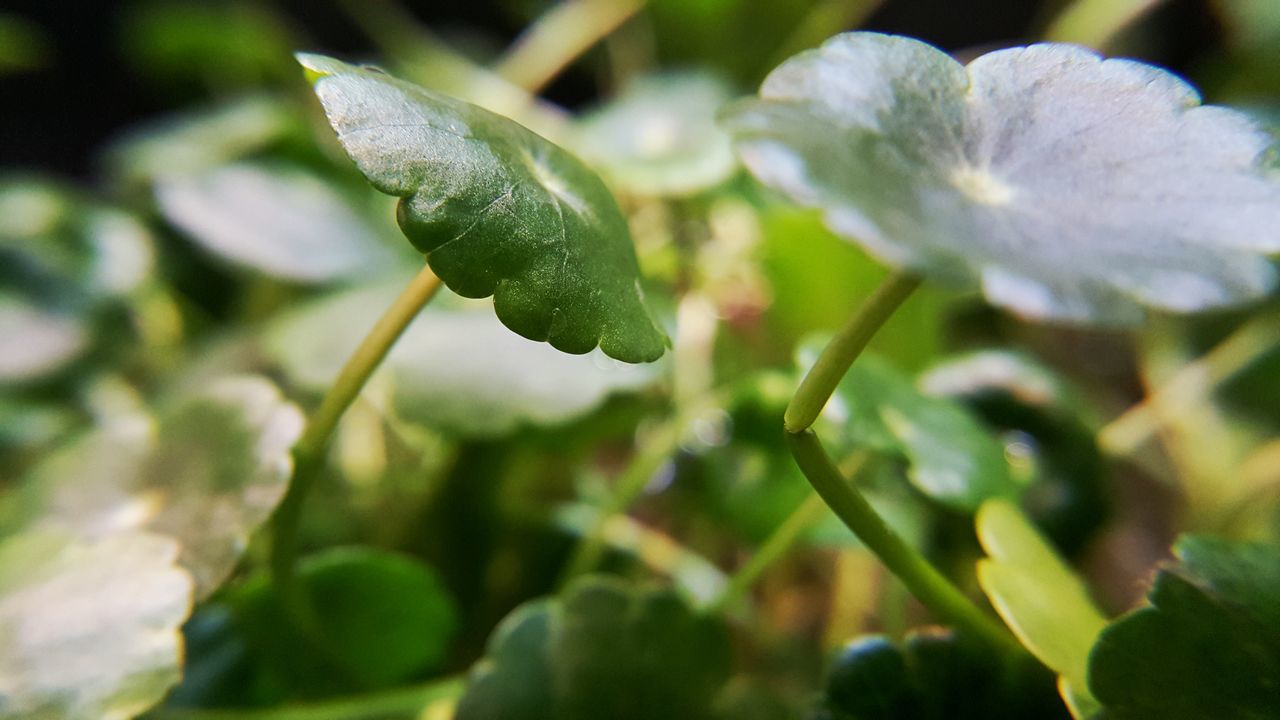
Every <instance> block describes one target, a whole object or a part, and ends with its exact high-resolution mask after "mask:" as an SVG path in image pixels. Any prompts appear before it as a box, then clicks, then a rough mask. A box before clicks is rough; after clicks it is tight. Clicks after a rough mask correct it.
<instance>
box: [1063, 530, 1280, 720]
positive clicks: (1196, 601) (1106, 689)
mask: <svg viewBox="0 0 1280 720" xmlns="http://www.w3.org/2000/svg"><path fill="white" fill-rule="evenodd" d="M1174 552H1175V554H1176V555H1177V556H1178V557H1179V558H1180V562H1179V563H1177V564H1176V565H1170V566H1168V567H1165V568H1163V569H1162V570H1161V571H1160V573H1159V574H1158V575H1157V576H1156V581H1155V585H1154V586H1153V587H1152V589H1151V592H1150V593H1149V594H1148V599H1149V600H1150V602H1151V604H1150V606H1148V607H1144V608H1140V609H1138V610H1135V611H1133V612H1131V613H1129V614H1128V615H1125V616H1123V617H1121V618H1120V619H1118V620H1116V621H1115V622H1113V623H1112V624H1111V625H1110V626H1108V627H1107V629H1106V630H1104V631H1103V632H1102V635H1101V637H1100V638H1099V639H1098V643H1097V645H1096V646H1095V647H1094V649H1093V653H1092V655H1091V656H1090V660H1089V688H1090V689H1091V690H1092V691H1093V694H1094V695H1095V696H1097V698H1098V699H1099V700H1100V701H1101V702H1102V704H1103V705H1104V706H1105V707H1106V711H1107V715H1106V717H1108V718H1116V719H1117V720H1128V719H1130V718H1133V719H1134V720H1138V719H1140V718H1154V717H1159V718H1166V719H1167V720H1184V719H1185V720H1192V719H1193V718H1197V719H1198V718H1214V719H1215V720H1219V719H1220V720H1262V719H1263V718H1274V717H1280V546H1276V545H1268V544H1244V543H1241V544H1235V543H1229V542H1227V541H1224V540H1217V539H1213V538H1208V537H1195V536H1186V537H1183V538H1181V539H1180V540H1179V542H1178V543H1177V545H1175V547H1174Z"/></svg>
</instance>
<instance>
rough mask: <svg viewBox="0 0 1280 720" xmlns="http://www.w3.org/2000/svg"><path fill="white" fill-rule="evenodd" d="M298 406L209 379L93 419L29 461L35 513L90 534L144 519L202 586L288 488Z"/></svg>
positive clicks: (264, 385)
mask: <svg viewBox="0 0 1280 720" xmlns="http://www.w3.org/2000/svg"><path fill="white" fill-rule="evenodd" d="M302 425H303V418H302V413H301V412H300V411H299V410H298V409H297V407H295V406H294V405H292V404H290V403H288V402H286V401H285V400H284V399H283V398H282V397H281V396H280V392H279V391H278V390H277V389H276V388H275V386H274V385H272V384H271V383H270V382H268V381H266V380H264V379H262V378H256V377H231V378H223V379H221V380H218V381H215V382H213V383H212V384H210V385H208V386H207V387H205V388H203V389H201V390H200V391H199V392H196V393H194V394H192V395H190V396H187V397H184V398H182V399H180V400H178V401H177V402H175V403H174V404H173V405H172V406H170V407H169V408H167V409H165V410H163V411H162V412H161V413H160V415H159V417H158V418H157V419H156V420H154V421H152V420H150V419H148V418H145V417H132V418H127V419H124V420H120V421H117V422H116V423H115V424H113V425H108V426H106V427H104V428H101V429H98V430H95V431H93V432H91V433H89V434H88V435H86V436H84V437H82V438H80V439H78V440H76V441H75V442H74V443H72V444H71V445H70V446H68V447H67V448H65V449H63V450H62V451H60V452H58V453H56V454H54V455H52V456H50V457H49V458H47V459H46V460H45V461H44V462H43V463H41V464H40V465H39V466H38V467H36V468H35V469H34V470H33V471H32V477H31V478H30V483H29V487H30V492H31V493H32V495H33V496H35V502H34V505H35V507H34V508H33V509H31V510H29V512H28V514H29V516H31V517H32V518H33V520H34V522H36V523H39V524H42V525H52V526H56V527H59V528H63V529H65V530H67V531H69V532H73V533H75V534H77V535H79V536H81V537H85V538H89V539H95V538H104V537H110V536H111V535H113V534H116V533H119V532H122V531H127V530H132V529H146V530H149V531H152V532H157V533H161V534H164V535H168V536H170V537H173V538H175V539H177V540H178V541H180V542H181V544H182V554H181V556H180V558H179V560H180V562H181V563H182V565H183V566H185V567H186V568H187V569H189V570H190V571H191V573H192V574H193V575H194V576H195V578H196V584H197V595H198V596H199V597H204V596H207V595H208V594H209V593H210V592H212V591H213V590H214V589H215V588H217V587H218V585H220V584H221V583H222V581H223V580H225V579H226V577H227V576H228V575H229V574H230V573H231V571H232V570H233V569H234V568H235V565H236V563H237V562H238V561H239V559H240V556H241V555H242V554H243V552H244V549H245V547H246V546H247V545H248V541H249V536H250V535H251V534H252V533H253V532H254V530H256V529H257V528H258V526H260V525H261V524H262V523H263V522H265V521H266V520H267V518H268V517H269V516H270V515H271V513H272V512H273V511H274V510H275V507H276V505H277V504H278V503H279V502H280V499H281V498H282V497H283V496H284V492H285V488H286V486H287V483H288V479H289V476H290V474H291V473H292V471H293V460H292V457H291V456H290V449H291V448H292V447H293V444H294V442H296V441H297V439H298V437H299V436H300V435H301V433H302Z"/></svg>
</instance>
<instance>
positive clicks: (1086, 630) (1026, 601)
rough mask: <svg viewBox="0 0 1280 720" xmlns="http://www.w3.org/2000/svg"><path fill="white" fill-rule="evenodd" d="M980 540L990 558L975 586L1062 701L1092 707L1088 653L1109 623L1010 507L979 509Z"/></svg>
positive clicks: (992, 503)
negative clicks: (1061, 692)
mask: <svg viewBox="0 0 1280 720" xmlns="http://www.w3.org/2000/svg"><path fill="white" fill-rule="evenodd" d="M976 525H977V531H978V539H979V540H980V541H981V542H982V547H983V549H984V550H986V552H987V555H988V556H990V559H988V560H979V561H978V583H979V584H980V585H981V586H982V590H983V592H985V593H986V594H987V597H988V598H989V599H990V600H991V604H992V606H993V607H995V609H996V612H998V613H999V614H1000V617H1001V618H1003V619H1004V621H1005V624H1006V625H1008V626H1009V628H1010V629H1011V630H1013V632H1014V634H1015V635H1017V636H1018V639H1019V640H1021V641H1022V644H1023V645H1025V646H1026V647H1027V649H1029V650H1031V652H1032V654H1034V655H1035V656H1036V657H1037V658H1039V659H1040V661H1041V662H1043V663H1044V664H1045V665H1046V666H1048V667H1049V669H1051V670H1053V671H1055V672H1057V673H1059V674H1060V675H1062V676H1063V678H1064V679H1065V680H1066V682H1067V683H1068V684H1069V687H1070V688H1071V690H1072V698H1071V699H1070V700H1068V698H1066V697H1064V700H1068V701H1069V702H1075V703H1077V704H1080V705H1086V706H1087V705H1092V703H1091V700H1092V698H1090V697H1089V694H1088V664H1089V651H1090V649H1091V648H1092V647H1093V644H1094V641H1095V640H1096V639H1097V637H1098V634H1099V633H1100V632H1102V629H1103V628H1104V627H1105V626H1106V624H1107V619H1106V618H1105V617H1104V616H1103V615H1102V613H1101V612H1099V611H1098V608H1097V607H1096V606H1095V605H1094V604H1093V601H1092V600H1091V599H1090V597H1089V592H1088V589H1087V588H1086V587H1085V585H1084V583H1083V582H1081V580H1080V578H1078V577H1077V576H1076V574H1075V573H1074V572H1072V571H1071V568H1070V567H1068V566H1067V565H1066V563H1064V562H1063V561H1062V559H1061V558H1059V557H1058V554H1057V553H1056V552H1054V550H1053V548H1052V547H1051V546H1050V545H1049V544H1048V542H1046V540H1045V539H1044V538H1043V537H1041V535H1040V533H1038V532H1037V531H1036V529H1035V527H1034V526H1032V525H1031V522H1030V521H1029V520H1027V518H1026V517H1025V516H1023V514H1022V513H1021V512H1020V511H1019V510H1018V508H1017V507H1015V506H1014V505H1012V504H1010V503H1008V502H1004V501H1001V500H991V501H988V502H987V503H985V504H983V506H982V509H981V510H979V511H978V516H977V518H976Z"/></svg>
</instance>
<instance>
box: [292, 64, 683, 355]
mask: <svg viewBox="0 0 1280 720" xmlns="http://www.w3.org/2000/svg"><path fill="white" fill-rule="evenodd" d="M298 60H299V62H301V63H302V65H303V66H304V67H305V68H306V69H307V74H308V77H309V78H310V79H311V80H312V82H313V83H314V84H315V92H316V95H317V96H318V97H319V98H320V102H321V104H322V105H323V106H324V109H325V113H326V114H327V115H328V117H329V121H330V123H331V124H332V125H333V128H334V130H335V131H336V132H337V134H338V139H339V141H340V142H341V143H342V145H343V148H345V149H346V151H347V154H348V155H350V156H351V158H352V159H353V160H354V161H355V163H356V165H357V166H358V167H359V168H360V170H361V172H363V173H364V174H365V177H367V178H368V179H369V181H370V182H371V183H373V185H374V187H376V188H378V189H379V190H381V191H382V192H385V193H387V194H389V195H395V196H397V197H400V198H401V200H400V205H399V212H398V216H397V217H398V220H399V222H400V227H401V229H402V230H403V231H404V233H405V235H406V236H407V237H408V238H409V241H410V242H412V243H413V245H414V247H416V248H418V250H420V251H421V252H423V253H425V254H426V255H427V261H428V262H429V263H430V264H431V268H432V269H433V270H434V271H435V272H436V274H437V275H439V276H440V278H441V279H443V280H444V282H445V283H446V284H447V285H448V286H449V287H450V288H451V289H453V290H454V291H455V292H457V293H458V294H459V295H463V296H464V297H472V298H482V297H488V296H490V295H493V296H494V310H495V311H496V312H497V314H498V318H499V319H501V320H502V322H503V324H505V325H506V326H507V327H509V328H511V329H512V330H514V331H515V332H517V333H519V334H520V335H523V336H525V337H527V338H529V339H531V340H540V341H541V340H545V341H547V342H549V343H551V345H552V346H553V347H555V348H556V349H558V350H562V351H565V352H569V353H585V352H587V351H589V350H591V349H592V348H594V347H596V346H597V345H599V346H600V348H601V349H602V350H604V352H605V353H606V354H608V355H609V356H610V357H614V358H617V359H619V360H625V361H627V362H648V361H652V360H656V359H657V358H658V357H660V356H661V355H662V353H663V350H664V348H665V344H666V337H665V335H664V334H663V332H662V331H661V330H660V329H659V328H658V327H657V326H656V325H655V324H654V322H653V319H652V318H651V317H650V316H649V314H648V313H647V311H646V310H645V307H644V301H643V296H642V292H641V290H640V285H639V279H638V275H639V269H638V266H637V264H636V257H635V249H634V248H633V247H632V244H631V239H630V234H629V232H628V230H627V223H626V220H625V219H624V218H623V216H622V213H621V211H620V210H619V209H618V205H617V203H616V201H614V199H613V196H612V195H610V194H609V191H608V190H607V189H606V188H605V186H604V184H603V183H602V182H601V181H600V179H599V178H598V177H596V176H595V174H593V173H592V172H591V171H590V170H588V169H587V168H586V167H585V166H583V165H582V163H581V162H579V161H578V160H577V159H575V158H574V157H573V156H571V155H570V154H568V153H567V152H565V151H564V150H562V149H560V148H558V147H556V146H555V145H553V144H551V143H550V142H548V141H546V140H544V139H543V138H540V137H538V136H537V135H535V134H533V133H532V132H530V131H528V130H526V129H525V128H523V127H521V126H519V125H517V124H515V123H514V122H512V121H510V120H508V119H506V118H503V117H501V116H498V115H494V114H493V113H490V112H488V111H486V110H483V109H481V108H478V107H476V106H474V105H469V104H467V103H464V102H462V101H459V100H455V99H452V98H448V97H445V96H442V95H437V94H435V93H433V92H431V91H428V90H425V89H422V88H419V87H416V86H413V85H410V84H408V83H405V82H401V81H399V80H395V79H393V78H391V77H388V76H387V75H385V74H383V73H381V72H378V71H376V70H372V69H368V68H361V67H355V66H352V65H347V64H345V63H342V62H339V61H337V60H333V59H331V58H326V57H322V56H318V55H299V56H298Z"/></svg>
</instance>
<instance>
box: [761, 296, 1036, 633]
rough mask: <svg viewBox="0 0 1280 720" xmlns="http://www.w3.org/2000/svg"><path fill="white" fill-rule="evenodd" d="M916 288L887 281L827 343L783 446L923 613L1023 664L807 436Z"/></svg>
mask: <svg viewBox="0 0 1280 720" xmlns="http://www.w3.org/2000/svg"><path fill="white" fill-rule="evenodd" d="M919 285H920V278H919V277H916V276H914V275H910V274H907V273H896V274H894V275H891V276H890V277H889V278H888V279H887V280H885V282H884V283H883V284H882V285H881V286H880V287H879V288H878V289H877V290H876V291H875V293H873V294H872V295H871V297H870V298H868V299H867V301H866V303H865V304H864V305H863V306H862V307H861V308H860V309H859V310H858V312H857V313H855V314H854V315H853V317H852V318H850V319H849V322H848V323H846V324H845V326H844V327H843V328H841V329H840V331H839V332H838V333H836V335H835V337H834V338H832V339H831V342H830V344H828V345H827V347H826V348H825V349H824V350H823V351H822V355H821V356H819V358H818V361H817V362H816V363H815V364H814V366H813V368H812V369H811V370H810V371H809V374H808V375H806V376H805V378H804V380H803V381H801V383H800V387H799V389H797V390H796V394H795V396H794V397H793V398H792V399H791V404H790V405H788V406H787V412H786V416H785V419H784V424H785V426H786V431H787V432H786V437H787V445H788V447H789V448H790V450H791V454H792V456H793V457H795V460H796V464H797V465H799V466H800V470H801V472H803V473H804V476H805V477H806V478H807V479H808V480H809V484H810V485H812V486H813V489H814V490H815V491H817V493H818V495H820V496H821V497H822V499H823V500H824V501H825V502H826V503H827V506H828V507H830V508H831V510H832V511H833V512H835V514H836V515H837V516H838V517H839V518H840V520H841V521H843V522H844V524H845V525H846V526H847V527H848V528H849V529H850V530H852V531H853V533H854V534H855V535H857V536H858V538H859V539H860V540H862V542H863V543H864V544H865V545H866V546H867V547H868V548H869V549H870V550H871V551H872V552H873V553H875V554H876V556H877V557H879V558H880V561H881V562H883V563H884V564H885V567H887V568H888V569H889V571H890V572H892V573H893V574H894V575H895V576H897V577H898V579H899V580H901V581H902V582H903V584H905V585H906V586H907V588H908V589H910V590H911V592H912V593H913V594H914V595H915V596H916V598H918V599H919V600H920V601H921V602H922V603H924V604H925V606H926V607H928V608H929V609H930V610H932V611H933V612H934V613H936V614H937V615H938V616H939V617H940V618H942V619H944V620H946V621H947V622H950V623H952V624H954V625H955V626H956V627H958V628H961V629H963V630H964V631H966V632H968V633H970V634H972V635H973V636H975V637H977V638H980V639H982V640H984V641H986V642H988V643H989V644H991V645H992V646H993V647H996V648H999V649H1000V650H1001V651H1003V652H1005V653H1007V654H1008V655H1009V656H1010V657H1017V656H1023V655H1025V651H1024V650H1023V649H1022V646H1021V645H1019V644H1018V642H1017V641H1016V640H1014V638H1013V636H1011V635H1010V634H1009V633H1008V632H1007V631H1006V630H1005V629H1004V628H1003V627H1002V626H1001V625H1000V624H999V623H997V622H996V621H995V620H994V619H992V618H991V617H990V616H989V615H988V614H987V613H985V612H983V611H982V610H981V609H980V608H979V607H978V606H977V605H975V604H973V602H972V601H970V600H969V598H968V597H966V596H965V595H964V593H962V592H961V591H960V590H959V589H958V588H956V587H955V586H954V585H952V584H951V582H950V581H949V580H947V578H946V577H945V576H944V575H943V574H942V573H941V572H939V571H938V570H937V569H936V568H935V567H933V565H932V564H930V563H929V561H928V560H927V559H926V558H925V557H924V556H923V555H921V554H920V553H919V552H917V551H916V550H915V548H913V547H911V546H910V545H909V544H907V542H906V541H905V540H903V539H902V537H901V536H900V535H898V534H897V533H896V532H894V530H893V528H891V527H889V525H888V524H887V523H886V522H885V521H884V519H883V518H881V517H880V515H879V514H878V513H877V512H876V511H875V508H873V507H871V504H870V503H869V502H867V499H866V498H865V497H864V496H863V495H862V493H861V492H859V491H858V490H857V488H855V487H854V486H853V485H851V484H850V483H849V482H848V481H847V480H846V479H845V477H844V475H842V474H841V473H840V470H839V469H837V468H836V466H835V463H833V462H832V461H831V458H830V457H829V456H828V455H827V453H826V451H825V450H823V448H822V444H821V443H820V442H819V441H818V436H817V435H814V434H813V431H811V430H809V427H810V426H811V425H812V424H813V422H814V420H816V419H817V417H818V414H819V413H821V412H822V408H823V407H824V406H825V405H826V404H827V401H828V400H830V399H831V394H832V393H833V392H834V391H835V389H836V386H837V385H838V384H839V383H840V380H841V379H842V378H843V377H844V374H845V373H846V372H847V371H848V370H849V367H850V366H851V365H853V361H854V360H856V359H857V357H858V355H860V354H861V353H862V350H863V348H865V347H866V345H867V343H868V342H869V341H870V340H871V337H872V336H873V335H875V333H876V331H878V330H879V329H880V328H881V327H882V326H883V325H884V324H885V322H886V321H887V320H888V319H889V318H890V317H891V316H892V315H893V313H894V311H895V310H897V309H898V307H899V306H901V305H902V303H903V302H904V301H905V300H906V299H907V297H909V296H910V295H911V293H912V292H913V291H914V290H915V289H916V288H917V287H919Z"/></svg>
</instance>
